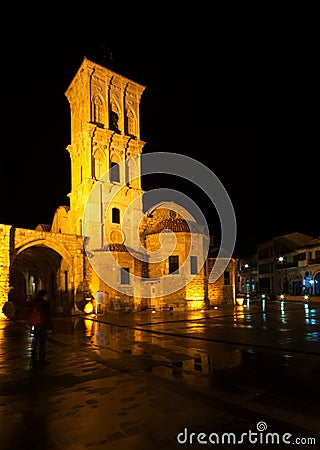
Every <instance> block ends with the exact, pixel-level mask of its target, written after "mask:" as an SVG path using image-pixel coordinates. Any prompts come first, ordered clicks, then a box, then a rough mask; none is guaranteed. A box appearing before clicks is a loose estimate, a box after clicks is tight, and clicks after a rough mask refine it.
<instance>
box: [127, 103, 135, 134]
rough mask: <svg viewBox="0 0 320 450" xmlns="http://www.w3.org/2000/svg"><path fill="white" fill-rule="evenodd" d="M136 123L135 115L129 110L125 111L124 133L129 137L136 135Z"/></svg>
mask: <svg viewBox="0 0 320 450" xmlns="http://www.w3.org/2000/svg"><path fill="white" fill-rule="evenodd" d="M136 123H137V118H136V115H135V113H134V111H133V110H132V109H131V108H130V109H127V112H126V133H127V134H128V135H129V136H136V135H137V130H136Z"/></svg>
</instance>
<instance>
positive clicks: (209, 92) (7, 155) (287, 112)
mask: <svg viewBox="0 0 320 450" xmlns="http://www.w3.org/2000/svg"><path fill="white" fill-rule="evenodd" d="M216 22H217V23H218V22H219V21H218V19H216ZM225 24H226V26H225V27H220V28H219V31H217V30H215V31H212V32H211V29H209V30H206V31H207V32H206V33H205V36H204V33H202V32H201V29H200V31H199V32H197V33H195V32H192V31H191V29H190V28H188V30H187V29H185V30H182V31H179V32H178V31H177V30H175V31H173V30H174V27H172V28H171V34H170V32H169V34H170V36H168V34H167V33H166V26H164V27H163V29H162V32H163V33H164V35H163V38H161V39H160V37H159V33H156V32H154V34H151V35H150V30H148V33H147V32H145V33H146V34H145V35H144V36H143V35H142V37H140V36H139V38H135V35H134V33H133V35H132V37H130V35H128V36H127V39H122V40H121V39H118V36H116V37H115V35H114V34H112V33H111V34H110V38H109V37H108V34H107V33H102V34H103V38H101V35H100V36H99V37H96V38H95V39H91V40H90V41H89V38H90V34H89V35H88V33H83V34H82V36H81V37H79V35H77V34H76V33H74V32H73V34H72V38H71V37H70V36H69V37H64V38H63V39H62V38H61V36H60V38H59V39H58V37H57V36H56V37H55V38H53V37H52V35H50V37H49V36H48V35H49V33H48V34H45V31H44V29H42V30H41V31H40V30H39V33H38V34H33V35H31V34H30V35H23V34H22V36H20V40H19V45H18V46H14V44H13V43H11V42H9V41H8V40H7V44H6V45H5V46H4V47H5V48H4V49H3V53H2V70H1V83H2V99H1V100H2V101H1V106H2V133H1V134H2V139H1V169H2V170H1V177H0V187H1V193H2V208H1V211H0V223H4V224H12V225H14V226H16V227H22V228H34V227H35V226H36V225H37V224H38V223H51V222H52V219H53V216H54V213H55V210H56V208H57V207H58V206H60V205H68V198H67V194H68V193H69V192H70V158H69V153H68V152H67V150H66V147H67V146H68V145H69V144H70V110H69V104H68V101H67V98H66V97H65V95H64V93H65V91H66V89H67V87H68V86H69V84H70V82H71V81H72V79H73V76H74V75H75V74H76V71H77V69H78V68H79V66H80V64H81V63H82V60H83V57H85V56H86V57H87V58H89V59H92V60H94V61H96V62H100V61H102V58H103V56H104V55H109V54H110V52H112V57H113V65H112V66H110V68H112V69H113V70H115V71H116V72H118V73H119V74H122V75H124V76H127V77H128V78H130V79H132V80H134V81H136V82H138V83H141V84H143V85H145V86H146V89H145V91H144V93H143V95H142V99H141V108H140V122H141V139H142V140H144V141H146V145H145V147H144V150H143V152H144V153H149V152H157V151H169V152H175V153H179V154H183V155H187V156H191V157H193V158H195V159H197V160H198V161H200V162H201V163H203V164H205V165H206V166H208V167H209V168H210V169H211V170H212V171H213V172H214V174H215V175H216V176H217V177H218V178H219V179H220V181H221V183H222V184H223V185H224V187H225V189H226V190H227V192H228V194H229V196H230V199H231V201H232V204H233V207H234V210H235V213H236V219H237V243H236V248H235V253H234V255H235V256H236V257H241V256H246V255H248V254H250V253H251V252H254V251H255V246H256V244H257V243H261V242H263V241H265V240H268V239H271V238H273V237H276V236H279V235H282V234H286V233H290V232H295V231H299V232H303V233H307V234H310V235H311V236H318V235H320V224H319V223H318V221H317V207H316V206H315V202H316V201H317V192H318V179H317V174H316V170H317V169H316V166H317V161H318V152H319V151H318V145H317V146H316V145H315V144H314V142H313V139H312V135H313V123H312V121H310V106H309V105H307V103H308V102H310V97H311V96H312V90H313V87H312V77H311V76H310V72H312V69H311V68H310V65H309V62H308V58H307V56H306V53H305V51H304V49H303V45H302V44H301V42H300V37H299V34H296V35H292V33H291V30H289V29H288V28H285V27H284V25H283V23H282V22H281V21H280V22H279V23H272V27H271V28H270V27H269V26H268V27H267V26H264V27H261V24H260V23H256V25H255V26H254V27H251V28H248V27H247V26H244V27H242V26H240V25H238V27H237V28H234V27H233V26H232V24H229V23H228V20H225ZM228 25H230V26H228ZM200 28H201V27H200ZM213 28H214V27H213ZM150 29H152V27H150ZM158 30H159V29H158ZM41 33H42V34H41ZM140 34H141V33H140ZM311 103H312V102H311ZM167 183H169V186H168V184H167ZM166 184H167V186H166ZM160 185H161V187H170V188H176V189H177V190H181V189H182V190H183V191H184V193H185V194H187V195H189V196H190V197H191V198H193V200H195V201H196V202H197V203H198V204H199V206H200V207H201V209H202V211H203V213H204V215H205V217H206V219H207V223H208V226H209V229H210V232H211V233H212V234H213V235H217V236H219V233H220V230H219V227H220V224H219V220H218V218H217V215H216V212H215V209H214V206H213V205H212V204H210V201H209V200H208V199H207V198H206V196H205V195H204V194H203V193H202V192H198V190H197V189H196V188H194V187H192V186H190V185H188V183H185V182H181V180H169V179H168V177H159V176H158V177H150V178H149V177H148V178H146V179H145V180H143V188H144V189H146V190H148V189H152V188H156V187H158V186H159V187H160Z"/></svg>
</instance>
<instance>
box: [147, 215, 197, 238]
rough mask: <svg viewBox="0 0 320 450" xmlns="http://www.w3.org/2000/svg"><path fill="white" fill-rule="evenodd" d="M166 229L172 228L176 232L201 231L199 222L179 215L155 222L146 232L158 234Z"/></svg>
mask: <svg viewBox="0 0 320 450" xmlns="http://www.w3.org/2000/svg"><path fill="white" fill-rule="evenodd" d="M165 230H171V231H173V232H175V233H190V232H191V231H193V232H196V233H199V230H198V228H197V224H196V223H193V222H187V221H186V220H185V219H181V218H178V217H174V218H172V217H170V218H169V219H164V220H161V221H160V222H158V223H157V224H155V225H154V226H153V227H152V228H151V229H150V230H148V231H147V232H146V234H156V233H161V232H162V231H165Z"/></svg>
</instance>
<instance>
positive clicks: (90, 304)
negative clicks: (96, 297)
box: [84, 302, 93, 314]
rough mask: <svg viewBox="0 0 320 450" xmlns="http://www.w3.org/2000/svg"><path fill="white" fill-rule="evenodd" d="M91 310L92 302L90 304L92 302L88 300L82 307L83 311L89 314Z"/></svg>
mask: <svg viewBox="0 0 320 450" xmlns="http://www.w3.org/2000/svg"><path fill="white" fill-rule="evenodd" d="M92 311H93V304H92V302H88V303H87V304H86V306H85V307H84V312H85V313H86V314H91V313H92Z"/></svg>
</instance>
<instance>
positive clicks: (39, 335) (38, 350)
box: [31, 289, 52, 364]
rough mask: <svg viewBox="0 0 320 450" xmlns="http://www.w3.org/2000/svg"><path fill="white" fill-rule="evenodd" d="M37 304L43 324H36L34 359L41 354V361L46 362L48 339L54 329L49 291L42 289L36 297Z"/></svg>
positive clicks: (36, 359) (33, 346) (33, 345)
mask: <svg viewBox="0 0 320 450" xmlns="http://www.w3.org/2000/svg"><path fill="white" fill-rule="evenodd" d="M35 304H39V307H40V315H41V324H40V325H34V330H33V341H32V353H31V355H32V360H33V361H34V362H37V361H38V358H37V355H39V362H40V363H42V364H45V363H46V362H47V360H46V340H47V334H48V331H49V332H50V331H51V330H52V326H51V318H50V306H49V301H48V292H47V291H46V290H44V289H43V290H41V291H39V292H38V294H37V297H36V299H35Z"/></svg>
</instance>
